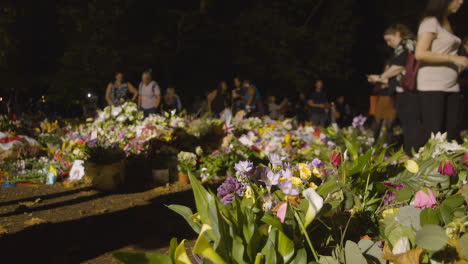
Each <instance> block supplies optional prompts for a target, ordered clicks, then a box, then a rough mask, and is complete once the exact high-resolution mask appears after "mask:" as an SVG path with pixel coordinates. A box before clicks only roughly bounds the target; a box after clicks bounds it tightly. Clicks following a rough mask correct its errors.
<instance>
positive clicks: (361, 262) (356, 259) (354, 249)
mask: <svg viewBox="0 0 468 264" xmlns="http://www.w3.org/2000/svg"><path fill="white" fill-rule="evenodd" d="M345 259H346V263H353V264H367V261H366V259H365V258H364V256H363V255H362V253H361V249H360V248H359V246H358V245H357V244H356V243H354V242H353V241H350V240H348V241H346V245H345Z"/></svg>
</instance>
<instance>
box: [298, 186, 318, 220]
mask: <svg viewBox="0 0 468 264" xmlns="http://www.w3.org/2000/svg"><path fill="white" fill-rule="evenodd" d="M302 194H303V195H304V198H305V199H306V200H307V201H308V202H309V208H308V209H307V212H306V216H305V220H304V226H305V227H307V226H308V225H309V224H310V223H312V220H314V218H315V216H316V215H317V213H318V212H319V211H320V209H322V207H323V198H322V196H320V195H319V194H318V193H317V192H315V190H314V189H313V188H309V189H307V190H305V191H304V192H303V193H302Z"/></svg>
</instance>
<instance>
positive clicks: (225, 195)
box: [217, 176, 243, 204]
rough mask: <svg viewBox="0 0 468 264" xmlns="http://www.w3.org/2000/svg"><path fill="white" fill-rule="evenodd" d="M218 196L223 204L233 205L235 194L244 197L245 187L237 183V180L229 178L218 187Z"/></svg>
mask: <svg viewBox="0 0 468 264" xmlns="http://www.w3.org/2000/svg"><path fill="white" fill-rule="evenodd" d="M217 191H218V196H219V197H221V198H222V199H221V202H222V203H223V204H228V203H231V202H232V201H233V200H234V193H237V195H239V196H242V195H243V186H242V185H241V184H240V183H239V182H238V181H237V179H236V178H233V177H230V176H229V177H227V178H226V180H225V181H224V182H223V184H221V186H219V187H218V190H217ZM226 202H227V203H226Z"/></svg>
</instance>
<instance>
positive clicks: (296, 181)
mask: <svg viewBox="0 0 468 264" xmlns="http://www.w3.org/2000/svg"><path fill="white" fill-rule="evenodd" d="M289 180H290V181H291V182H292V184H294V186H296V187H299V186H301V185H302V180H301V179H300V178H297V177H291V178H290V179H289Z"/></svg>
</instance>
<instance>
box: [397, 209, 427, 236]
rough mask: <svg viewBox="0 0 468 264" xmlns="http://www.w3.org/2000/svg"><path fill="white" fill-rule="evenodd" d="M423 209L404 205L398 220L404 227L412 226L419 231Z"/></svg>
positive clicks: (399, 212)
mask: <svg viewBox="0 0 468 264" xmlns="http://www.w3.org/2000/svg"><path fill="white" fill-rule="evenodd" d="M421 211H422V210H421V209H419V208H415V207H414V206H412V205H407V206H403V207H402V208H400V210H399V211H398V215H397V221H398V223H400V224H401V225H403V226H404V227H407V228H412V229H414V230H416V231H418V230H419V229H421V220H420V214H421Z"/></svg>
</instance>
